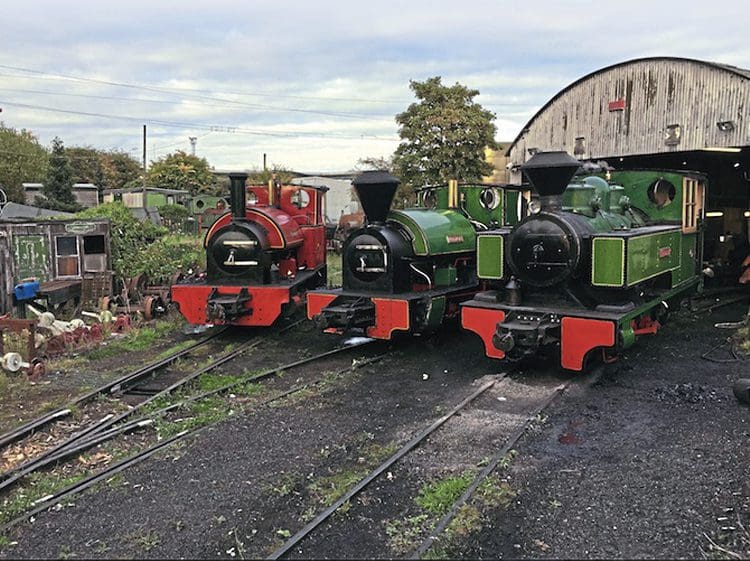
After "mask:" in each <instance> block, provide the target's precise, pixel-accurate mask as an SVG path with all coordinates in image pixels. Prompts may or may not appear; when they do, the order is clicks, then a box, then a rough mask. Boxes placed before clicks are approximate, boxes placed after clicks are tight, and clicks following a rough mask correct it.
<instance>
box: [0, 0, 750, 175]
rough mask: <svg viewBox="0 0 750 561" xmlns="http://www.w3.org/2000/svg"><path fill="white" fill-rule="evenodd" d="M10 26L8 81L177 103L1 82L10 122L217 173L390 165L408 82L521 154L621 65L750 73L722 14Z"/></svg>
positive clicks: (131, 19) (132, 11)
mask: <svg viewBox="0 0 750 561" xmlns="http://www.w3.org/2000/svg"><path fill="white" fill-rule="evenodd" d="M3 19H4V22H5V25H4V26H3V34H2V35H1V36H0V65H6V66H15V67H21V68H28V69H36V70H40V71H42V72H45V73H50V74H55V73H59V74H63V75H70V76H80V77H85V78H88V79H94V80H101V81H105V82H118V83H123V84H134V85H140V86H146V87H156V88H175V89H173V90H169V91H166V92H156V91H152V90H150V89H139V88H125V87H121V86H116V85H114V84H103V83H95V82H91V81H72V80H63V79H60V78H59V77H58V78H54V77H52V76H50V75H48V74H33V73H24V72H21V71H18V70H10V69H7V68H0V106H2V107H3V113H2V114H0V118H2V119H3V120H4V121H5V123H6V124H8V125H10V126H14V127H17V128H29V129H32V130H34V131H36V132H37V134H38V135H39V136H40V139H41V140H42V142H44V143H48V142H49V141H50V140H51V139H52V137H54V136H60V137H61V138H62V139H63V140H64V141H65V143H66V145H93V146H98V147H102V148H109V147H113V146H116V147H123V148H125V149H126V150H132V151H133V153H134V155H135V156H136V157H138V158H140V152H139V151H140V145H141V138H140V137H141V124H142V123H143V122H148V127H149V145H150V148H149V154H148V157H149V159H153V157H158V156H160V155H163V154H164V153H166V152H167V151H169V150H173V149H184V150H189V148H190V145H189V142H188V137H189V136H197V137H199V140H198V153H199V154H200V155H203V156H205V157H206V158H207V159H208V160H209V162H210V163H211V164H213V165H215V166H216V167H221V168H245V167H251V166H252V164H253V163H258V162H260V161H262V154H263V153H264V152H265V153H267V154H268V155H269V160H270V161H272V162H274V163H277V164H280V165H285V166H287V167H292V168H300V169H302V168H304V169H309V170H317V171H332V170H345V169H349V168H351V167H352V166H354V165H355V164H356V161H357V159H359V158H362V157H367V156H380V155H388V154H389V153H390V151H392V150H393V149H394V148H395V146H396V144H397V142H396V141H395V140H393V138H394V137H395V136H396V134H397V127H396V124H395V122H394V120H393V117H394V115H395V114H396V113H398V112H400V111H403V110H404V109H405V108H406V107H407V106H408V104H409V103H410V102H412V101H413V95H412V92H411V91H410V90H409V80H423V79H425V78H428V77H430V76H435V75H439V76H442V78H443V83H444V84H452V83H454V82H460V83H462V84H464V85H466V86H468V87H470V88H474V89H477V90H479V91H480V95H479V96H478V97H477V101H478V102H479V103H481V104H482V105H483V106H484V107H486V108H487V109H490V110H491V111H493V112H494V113H495V114H496V115H497V119H496V125H497V127H498V139H502V140H508V139H511V138H514V137H515V136H516V134H517V133H518V131H519V130H520V129H521V127H522V126H523V125H524V124H525V122H526V121H527V120H528V119H529V118H530V117H531V116H532V115H533V114H534V113H535V112H536V111H537V110H538V109H539V108H540V107H541V106H543V105H544V103H546V101H548V100H549V99H550V98H551V97H552V96H554V95H555V94H556V93H557V92H559V91H560V90H561V89H563V88H565V87H566V86H568V85H569V84H570V83H572V82H573V81H575V80H577V79H578V78H580V77H582V76H583V75H585V74H588V73H590V72H592V71H595V70H597V69H599V68H602V67H604V66H608V65H610V64H614V63H617V62H621V61H624V60H628V59H631V58H639V57H643V56H653V55H671V56H684V57H691V58H698V59H704V60H711V61H715V62H723V63H727V64H733V65H737V66H740V67H745V68H748V67H750V48H748V47H747V43H746V39H745V36H746V29H745V27H746V26H745V22H746V7H745V4H744V3H740V2H739V1H727V0H718V1H714V2H712V3H697V2H692V3H691V2H688V3H685V2H684V1H680V2H678V1H677V0H668V1H665V2H653V1H652V0H649V1H648V2H647V1H645V0H631V1H630V2H627V3H624V2H619V3H614V2H600V3H598V4H590V3H589V2H585V3H584V2H583V0H576V1H569V2H556V1H554V0H538V1H537V2H533V3H531V2H529V3H517V2H513V3H511V2H509V1H497V0H475V1H474V2H472V3H470V4H461V3H456V2H455V1H453V0H451V1H450V2H449V1H448V0H430V1H429V2H428V1H427V0H414V1H411V2H403V1H401V0H398V1H397V0H387V1H380V2H377V3H375V2H370V3H356V2H342V1H337V0H319V1H317V2H301V1H292V0H254V1H253V2H236V1H230V0H215V1H214V2H211V3H206V2H202V1H201V2H198V1H196V0H182V1H176V0H168V1H164V0H162V1H159V2H153V0H149V1H144V0H131V2H128V3H119V4H114V3H108V2H99V3H90V2H85V3H84V2H82V1H81V0H70V1H69V2H64V3H62V2H58V1H53V0H37V1H33V0H29V1H27V2H13V3H9V4H8V5H7V6H4V7H3ZM24 76H25V77H24ZM21 90H25V91H21ZM31 90H34V91H37V92H39V91H51V92H56V93H52V94H50V93H48V94H43V93H31ZM60 94H75V95H60ZM79 95H80V96H83V95H85V96H90V97H78V96H79ZM93 96H99V97H93ZM201 96H202V97H201ZM104 98H117V99H104ZM208 98H210V99H208ZM10 103H23V104H27V105H35V106H38V107H51V108H55V109H58V110H61V111H62V110H65V111H73V112H78V113H97V114H100V115H110V116H117V117H119V119H111V118H105V117H103V116H100V117H95V116H86V115H81V114H78V115H74V114H70V113H54V112H47V111H43V110H41V109H31V108H21V107H17V106H13V105H11V104H10ZM322 113H329V115H324V114H322ZM331 113H334V114H338V116H336V115H331ZM344 114H348V115H346V116H345V115H344ZM157 121H161V122H162V123H163V122H165V121H169V122H171V123H172V125H173V126H165V125H164V124H161V125H160V124H158V123H157ZM180 123H182V124H183V125H182V126H180V125H179V124H180ZM212 126H219V127H223V130H224V131H226V130H227V129H231V128H238V129H242V132H235V133H228V132H219V131H218V130H217V131H215V132H211V127H212ZM250 131H255V132H265V133H283V134H290V133H295V134H294V135H293V137H278V136H268V135H262V134H250ZM342 137H346V138H342ZM376 137H377V138H376ZM381 137H384V138H389V139H391V140H380V138H381Z"/></svg>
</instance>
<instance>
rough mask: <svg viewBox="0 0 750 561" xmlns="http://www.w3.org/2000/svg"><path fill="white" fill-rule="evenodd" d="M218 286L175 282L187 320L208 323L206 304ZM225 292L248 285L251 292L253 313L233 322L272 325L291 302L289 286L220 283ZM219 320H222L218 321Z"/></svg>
mask: <svg viewBox="0 0 750 561" xmlns="http://www.w3.org/2000/svg"><path fill="white" fill-rule="evenodd" d="M214 288H217V287H216V286H211V285H190V284H176V285H173V286H172V302H177V303H178V304H179V305H180V313H181V314H182V315H183V316H185V319H186V320H187V321H188V323H192V324H201V325H202V324H206V323H208V317H207V315H206V304H207V302H208V297H209V296H210V295H211V291H212V290H213V289H214ZM218 288H219V291H220V292H221V293H222V294H237V293H239V291H240V290H242V289H243V288H247V290H248V292H249V293H250V295H251V296H252V299H251V300H250V302H248V307H250V308H252V310H253V313H252V314H248V315H244V316H241V317H239V318H236V319H233V320H231V321H230V322H227V323H230V324H231V325H245V326H269V325H271V324H273V322H274V321H276V319H277V318H278V317H279V315H280V314H281V306H282V305H283V304H286V303H288V302H289V287H287V286H274V285H268V286H246V287H243V286H224V285H222V286H219V287H218ZM217 323H219V322H217Z"/></svg>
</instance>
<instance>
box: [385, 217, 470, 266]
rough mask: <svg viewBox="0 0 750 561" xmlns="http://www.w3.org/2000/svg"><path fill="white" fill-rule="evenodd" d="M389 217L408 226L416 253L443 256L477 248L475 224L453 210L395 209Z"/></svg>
mask: <svg viewBox="0 0 750 561" xmlns="http://www.w3.org/2000/svg"><path fill="white" fill-rule="evenodd" d="M388 220H390V221H393V222H397V223H399V224H401V225H402V226H403V227H404V228H406V229H407V230H408V231H409V233H410V234H411V237H412V247H413V249H414V253H415V254H416V255H443V254H447V253H464V252H472V251H474V250H475V249H476V232H475V231H474V227H473V226H472V225H471V222H469V221H468V220H467V219H466V218H465V217H464V216H463V215H462V214H461V213H460V212H457V211H454V210H437V211H434V210H426V209H408V210H392V211H391V212H390V213H389V214H388Z"/></svg>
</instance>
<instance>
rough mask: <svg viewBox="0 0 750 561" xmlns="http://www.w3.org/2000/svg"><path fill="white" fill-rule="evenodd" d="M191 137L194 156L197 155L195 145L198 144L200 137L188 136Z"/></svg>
mask: <svg viewBox="0 0 750 561" xmlns="http://www.w3.org/2000/svg"><path fill="white" fill-rule="evenodd" d="M188 138H189V139H190V148H191V150H192V151H193V156H195V145H196V144H198V137H197V136H188Z"/></svg>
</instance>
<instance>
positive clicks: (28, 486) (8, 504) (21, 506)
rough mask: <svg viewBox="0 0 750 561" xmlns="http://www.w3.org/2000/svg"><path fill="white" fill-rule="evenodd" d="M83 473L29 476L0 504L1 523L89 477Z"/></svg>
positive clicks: (36, 474) (16, 516)
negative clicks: (64, 475)
mask: <svg viewBox="0 0 750 561" xmlns="http://www.w3.org/2000/svg"><path fill="white" fill-rule="evenodd" d="M87 475H88V474H87V473H81V474H78V475H74V476H70V477H61V476H59V475H55V474H52V473H35V474H32V475H30V476H29V477H28V482H27V483H25V484H24V485H23V486H22V487H19V488H18V489H16V491H15V492H14V493H13V494H12V495H11V496H10V497H7V498H6V499H4V500H3V502H2V504H0V507H1V508H0V525H3V524H6V523H7V522H10V521H11V520H13V519H15V518H18V517H19V516H21V515H22V514H23V513H25V512H27V511H29V510H30V509H31V508H32V507H33V506H34V502H35V501H38V500H39V499H41V498H43V497H46V496H47V495H51V494H53V493H55V492H56V491H59V490H60V489H64V488H65V487H68V486H69V485H72V484H73V483H77V482H78V481H80V480H81V479H83V478H85V477H87Z"/></svg>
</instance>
